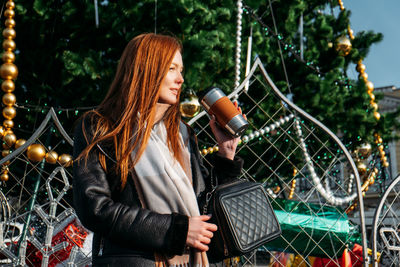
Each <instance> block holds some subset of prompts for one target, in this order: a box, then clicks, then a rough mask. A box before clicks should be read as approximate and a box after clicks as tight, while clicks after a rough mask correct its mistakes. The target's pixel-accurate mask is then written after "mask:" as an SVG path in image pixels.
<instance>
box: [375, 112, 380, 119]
mask: <svg viewBox="0 0 400 267" xmlns="http://www.w3.org/2000/svg"><path fill="white" fill-rule="evenodd" d="M374 117H375V119H376V120H377V121H379V119H380V118H381V114H380V113H379V112H378V111H374Z"/></svg>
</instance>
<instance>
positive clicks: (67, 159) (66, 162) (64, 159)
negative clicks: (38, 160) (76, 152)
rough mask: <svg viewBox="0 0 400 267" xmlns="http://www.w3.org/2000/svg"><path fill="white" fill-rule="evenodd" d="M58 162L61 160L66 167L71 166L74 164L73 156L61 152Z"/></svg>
mask: <svg viewBox="0 0 400 267" xmlns="http://www.w3.org/2000/svg"><path fill="white" fill-rule="evenodd" d="M58 162H60V164H61V165H62V166H64V167H69V166H71V165H72V157H71V155H68V154H61V155H60V156H59V157H58Z"/></svg>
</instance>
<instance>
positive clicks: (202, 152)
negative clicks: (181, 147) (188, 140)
mask: <svg viewBox="0 0 400 267" xmlns="http://www.w3.org/2000/svg"><path fill="white" fill-rule="evenodd" d="M201 154H203V156H205V155H207V149H205V148H204V149H203V150H201Z"/></svg>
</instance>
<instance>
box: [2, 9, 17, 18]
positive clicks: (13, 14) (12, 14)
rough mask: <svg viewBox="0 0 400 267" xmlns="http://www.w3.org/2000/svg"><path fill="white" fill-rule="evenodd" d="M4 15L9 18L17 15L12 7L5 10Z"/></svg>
mask: <svg viewBox="0 0 400 267" xmlns="http://www.w3.org/2000/svg"><path fill="white" fill-rule="evenodd" d="M4 16H5V17H7V18H13V17H15V12H14V10H12V9H7V10H6V11H4Z"/></svg>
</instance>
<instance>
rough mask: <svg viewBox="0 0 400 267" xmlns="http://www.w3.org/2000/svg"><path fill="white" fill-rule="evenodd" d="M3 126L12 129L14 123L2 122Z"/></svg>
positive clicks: (10, 121) (9, 121)
mask: <svg viewBox="0 0 400 267" xmlns="http://www.w3.org/2000/svg"><path fill="white" fill-rule="evenodd" d="M3 126H4V127H6V128H12V127H14V122H13V121H12V120H4V121H3Z"/></svg>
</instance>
